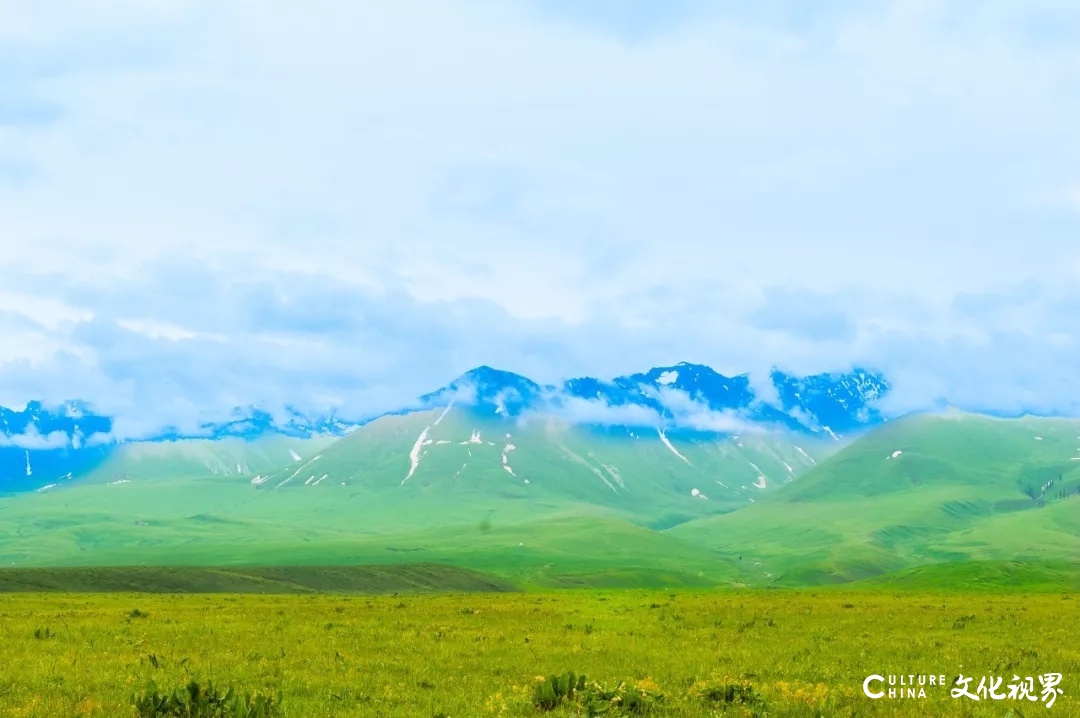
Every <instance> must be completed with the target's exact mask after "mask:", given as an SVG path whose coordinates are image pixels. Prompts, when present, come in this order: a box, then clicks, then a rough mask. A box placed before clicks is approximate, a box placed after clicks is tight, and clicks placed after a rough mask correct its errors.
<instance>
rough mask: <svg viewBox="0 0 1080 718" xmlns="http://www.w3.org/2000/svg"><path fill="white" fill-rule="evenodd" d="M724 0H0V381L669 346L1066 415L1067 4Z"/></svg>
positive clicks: (719, 363)
mask: <svg viewBox="0 0 1080 718" xmlns="http://www.w3.org/2000/svg"><path fill="white" fill-rule="evenodd" d="M739 5H743V7H741V8H740V9H739V10H737V11H736V10H732V9H731V8H732V7H734V5H730V6H725V8H726V9H724V10H723V11H720V10H717V7H718V5H717V4H714V3H704V2H696V1H694V0H679V1H677V2H671V3H663V4H658V3H653V2H645V1H644V0H635V1H634V2H626V3H620V2H615V1H614V0H605V1H597V2H569V1H568V0H522V1H520V2H512V1H504V2H494V0H439V1H438V2H434V1H431V2H419V1H417V2H414V1H412V0H405V1H403V2H399V3H380V4H375V5H373V4H370V3H345V2H327V1H322V0H314V1H313V2H311V3H305V4H304V5H303V7H301V6H300V5H298V4H295V3H270V4H267V5H265V6H264V5H258V6H256V5H254V4H252V3H249V2H243V1H241V0H217V1H215V2H200V1H195V0H193V1H191V2H170V1H168V0H159V1H157V2H143V1H139V2H135V1H134V0H103V2H101V3H96V4H95V5H94V7H93V9H89V8H86V9H79V8H78V7H75V6H72V5H71V4H69V3H60V2H50V1H48V0H40V1H35V2H21V1H19V0H16V2H8V3H4V4H2V5H0V87H3V88H4V92H3V93H2V99H0V245H2V249H3V251H2V252H0V271H2V272H3V274H2V276H3V278H4V282H3V284H2V285H0V331H2V332H3V333H4V336H5V341H4V342H3V344H2V346H0V404H3V405H6V406H22V405H23V404H24V403H25V402H26V401H27V400H29V399H43V400H45V401H48V402H56V401H61V400H64V399H69V398H84V399H87V400H90V401H92V402H94V403H95V404H97V405H98V406H100V407H102V409H103V410H106V411H109V412H111V413H115V414H117V415H119V416H122V417H126V418H125V421H127V422H128V425H129V426H130V427H131V431H132V432H137V431H138V430H140V429H141V428H145V427H147V426H150V425H153V424H159V423H163V422H170V423H179V424H181V425H183V424H184V423H185V422H187V423H190V422H191V421H194V420H195V417H197V416H198V415H200V414H201V413H205V412H211V413H212V412H217V411H227V410H228V409H229V408H230V407H232V406H235V405H239V404H246V403H250V402H256V401H258V402H262V403H263V404H264V405H266V406H268V407H275V406H281V405H283V404H285V403H293V404H295V405H297V406H299V407H301V408H305V407H306V408H312V409H314V408H325V407H328V406H330V407H340V408H341V409H342V410H343V411H346V412H352V413H355V414H367V413H371V412H375V411H380V410H383V409H388V408H392V407H394V406H396V405H399V404H400V403H402V402H405V401H407V400H409V399H410V398H412V397H414V396H416V395H417V394H419V393H422V392H425V391H428V390H431V389H432V388H434V387H436V386H438V385H441V384H443V383H445V382H446V381H447V380H449V379H450V378H452V377H453V376H455V375H456V374H458V373H460V372H462V371H464V370H466V369H468V368H470V367H472V366H475V365H478V364H490V365H493V366H499V367H503V368H507V369H511V370H516V371H520V372H522V373H526V374H528V375H530V376H532V377H533V378H535V379H537V380H539V381H552V380H556V379H559V378H562V377H565V376H570V375H579V374H592V375H600V376H612V375H616V374H621V373H627V372H632V371H637V370H641V369H644V368H647V367H648V366H652V365H659V364H671V363H674V362H677V361H680V360H689V361H698V362H702V363H707V364H710V365H711V366H714V367H715V368H717V369H718V370H720V371H724V372H728V373H736V372H742V371H751V372H755V373H762V372H765V371H767V370H768V368H769V367H771V366H774V365H777V366H780V367H781V368H785V369H788V370H791V371H796V372H816V371H826V370H838V369H844V368H846V367H849V366H851V365H852V364H854V363H862V364H868V365H871V366H875V367H879V368H881V369H882V370H884V371H886V372H887V373H888V374H889V376H890V377H891V378H892V379H893V380H894V382H895V383H896V393H895V396H894V397H893V398H892V399H891V401H892V406H891V409H892V410H893V411H904V410H909V409H917V408H922V407H926V406H931V405H934V404H935V403H936V402H939V401H946V402H949V403H953V404H957V405H961V406H966V407H968V408H975V409H995V410H999V411H1017V410H1022V409H1030V410H1033V411H1045V412H1049V411H1057V412H1068V413H1078V412H1080V373H1078V372H1077V371H1076V369H1075V367H1077V366H1080V347H1078V344H1077V329H1078V328H1080V290H1078V289H1077V287H1078V286H1080V284H1078V279H1080V169H1078V168H1080V133H1078V132H1076V130H1075V126H1076V124H1077V123H1078V118H1080V50H1078V48H1080V8H1078V7H1077V6H1076V4H1075V3H1070V2H1064V1H1063V2H1054V1H1049V0H1032V1H1031V2H1025V3H1014V2H994V1H990V2H956V3H935V2H914V1H912V2H860V3H855V2H826V3H813V4H804V3H781V2H763V3H755V4H753V8H752V9H748V8H750V5H748V4H739Z"/></svg>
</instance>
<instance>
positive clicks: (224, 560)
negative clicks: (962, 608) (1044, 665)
mask: <svg viewBox="0 0 1080 718" xmlns="http://www.w3.org/2000/svg"><path fill="white" fill-rule="evenodd" d="M772 379H773V381H772V386H771V388H772V390H773V391H772V394H771V399H769V400H765V399H764V398H763V397H760V396H759V395H758V394H757V393H756V392H754V391H753V389H752V384H751V382H750V381H749V379H748V378H747V377H723V376H721V375H719V374H717V373H715V372H712V371H711V370H709V369H708V368H707V367H701V366H696V365H690V364H678V365H675V366H672V367H659V368H655V369H651V370H649V371H647V372H643V373H641V374H634V375H630V376H627V377H619V378H617V379H613V380H611V381H599V380H595V379H587V378H581V379H572V380H569V381H567V382H565V383H564V384H562V385H560V386H558V387H551V386H543V385H540V384H538V383H537V382H533V381H531V380H529V379H527V378H525V377H522V376H520V375H517V374H513V373H509V372H502V371H498V370H495V369H492V368H490V367H479V368H477V369H474V370H472V371H470V372H467V373H466V374H464V375H462V376H461V377H459V378H458V379H457V380H455V381H453V382H450V383H449V384H447V385H446V386H444V387H442V388H441V389H439V390H437V391H434V392H431V393H429V394H427V395H424V396H422V397H419V398H418V399H417V401H416V402H415V404H414V405H413V406H412V407H406V408H403V409H401V410H399V411H395V412H392V413H388V414H383V415H381V416H378V417H374V418H371V419H369V420H365V421H360V422H356V424H355V425H345V426H339V427H333V428H326V425H325V424H324V425H322V426H319V427H318V428H316V426H313V425H312V424H305V423H303V422H302V421H301V420H300V419H299V418H298V419H297V420H295V421H293V422H292V424H293V426H292V427H291V428H289V429H288V430H284V431H283V430H279V429H280V428H279V427H272V426H269V425H268V424H267V422H265V421H264V422H263V426H262V427H261V428H259V427H258V425H257V423H248V424H245V423H244V422H245V419H246V417H247V416H249V415H245V414H243V413H240V414H239V415H238V416H237V417H234V418H233V420H232V421H230V422H227V423H225V424H222V425H220V426H219V427H215V428H214V430H210V431H207V432H205V435H204V436H202V437H182V436H165V437H157V438H155V439H154V440H144V441H122V442H109V441H105V442H101V441H97V442H96V441H94V440H93V439H92V438H87V437H93V436H94V435H95V434H98V433H100V434H104V435H105V436H108V434H107V424H106V423H104V420H102V421H101V422H100V423H96V424H95V423H93V422H92V421H88V420H87V416H88V414H87V412H86V407H78V406H73V407H71V406H69V407H67V408H65V409H63V410H62V414H63V415H62V416H61V418H62V419H66V420H69V421H72V422H73V421H74V420H75V419H76V418H77V419H78V420H79V428H78V429H77V430H76V429H75V428H74V424H73V423H72V424H71V434H69V435H70V436H78V437H80V438H79V447H78V448H76V447H75V446H74V442H72V445H71V446H68V447H66V448H64V449H60V448H53V449H49V448H47V447H45V448H36V449H34V451H44V452H48V451H69V452H88V451H92V452H97V454H96V456H95V458H94V461H93V462H92V463H91V464H88V465H86V466H85V467H83V470H82V471H80V472H71V474H72V475H71V476H70V477H68V478H65V479H64V480H62V481H56V480H52V481H49V482H48V483H47V484H44V485H43V484H42V483H41V482H42V479H41V478H40V477H39V476H38V475H37V473H35V474H33V476H32V477H28V478H32V479H34V480H36V481H37V482H38V483H36V484H32V485H30V486H29V488H32V489H36V490H33V491H16V492H11V491H9V492H7V493H6V494H4V495H0V565H4V566H11V565H14V566H61V565H82V566H104V565H122V566H132V565H138V564H143V563H146V564H152V565H200V566H222V565H249V566H250V565H263V566H265V565H303V564H307V565H327V564H359V563H364V564H386V563H440V564H449V565H456V566H461V567H466V568H471V569H476V570H481V571H485V572H488V573H490V574H492V575H494V576H498V577H500V578H501V579H506V580H509V581H511V582H514V583H517V584H519V585H542V586H578V585H606V586H646V585H664V586H670V585H717V584H727V585H752V586H753V585H788V586H790V585H807V584H815V585H816V584H822V583H832V582H848V581H859V580H862V581H884V582H887V583H888V582H894V583H895V584H896V585H901V584H905V582H913V581H914V582H916V583H919V585H923V584H926V583H927V582H930V583H933V584H934V585H937V584H936V583H935V582H941V583H942V585H949V584H950V582H953V581H954V580H964V581H970V582H974V581H976V580H980V581H983V580H985V581H995V582H997V583H996V584H995V585H999V586H1001V585H1011V584H1009V582H1010V581H1013V580H1014V579H1016V580H1020V579H1018V578H1017V577H1018V576H1023V577H1025V578H1023V581H1026V582H1028V583H1031V582H1036V583H1040V585H1046V586H1050V587H1053V588H1054V590H1057V589H1058V588H1062V587H1068V586H1073V587H1076V585H1077V584H1076V582H1077V580H1080V562H1078V561H1077V560H1076V556H1078V555H1080V522H1078V519H1077V517H1078V516H1080V514H1078V513H1077V512H1076V500H1077V497H1078V496H1080V448H1078V447H1080V421H1077V420H1071V419H1062V418H1036V417H1025V418H1018V419H1016V418H1014V419H1005V418H996V417H987V416H980V415H976V414H968V413H963V412H959V411H947V412H944V413H937V414H910V415H906V416H902V417H896V418H891V419H890V420H888V421H885V417H883V416H882V415H881V414H880V412H879V410H878V409H877V402H878V401H879V400H880V398H881V397H882V396H883V395H884V394H885V393H886V392H887V391H888V390H889V385H888V383H887V382H886V381H885V380H884V379H883V378H881V377H879V376H877V375H874V374H872V373H870V372H864V371H858V370H856V371H854V372H850V373H848V374H844V375H831V376H830V375H821V376H815V377H790V376H786V375H783V374H780V373H774V374H773V376H772ZM28 408H29V409H32V410H33V411H36V412H37V413H36V414H34V413H33V412H32V413H31V416H30V417H29V418H27V416H26V415H25V414H23V415H21V416H19V417H16V419H17V420H18V421H21V422H22V423H21V424H18V423H16V421H11V420H10V419H9V426H20V427H22V428H23V429H24V431H23V433H22V435H23V436H26V435H27V433H28V432H26V431H25V429H26V427H30V426H34V427H37V426H42V427H50V428H53V429H56V427H57V426H59V425H62V422H58V421H57V420H56V418H55V415H54V414H49V415H48V417H47V418H46V416H45V412H43V411H41V410H40V408H39V407H28ZM76 415H78V416H76ZM8 416H9V417H10V415H8ZM34 416H37V417H39V418H38V420H37V423H35V422H34ZM49 421H52V422H53V423H51V424H50V423H48V422H49ZM286 423H288V422H286ZM342 424H343V425H344V424H345V422H342ZM95 427H96V428H97V429H100V431H98V432H94V433H91V432H90V429H91V428H95ZM35 431H36V430H35ZM56 431H59V430H58V429H57V430H56ZM56 431H54V432H53V433H54V434H55V433H56ZM76 431H77V433H76ZM45 436H50V435H49V434H45ZM9 448H15V447H9ZM18 451H19V452H20V456H21V458H22V459H23V461H26V460H27V457H32V456H34V455H35V454H32V453H31V449H29V448H22V447H18ZM988 566H989V567H990V568H987V567H988ZM943 567H945V568H943ZM1018 567H1019V568H1018ZM946 569H947V570H946ZM956 577H961V578H956ZM920 582H921V583H920ZM979 585H985V584H979Z"/></svg>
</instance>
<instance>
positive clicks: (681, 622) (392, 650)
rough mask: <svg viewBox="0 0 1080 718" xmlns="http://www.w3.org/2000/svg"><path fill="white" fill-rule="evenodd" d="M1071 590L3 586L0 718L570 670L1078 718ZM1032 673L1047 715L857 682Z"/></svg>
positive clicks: (329, 710)
mask: <svg viewBox="0 0 1080 718" xmlns="http://www.w3.org/2000/svg"><path fill="white" fill-rule="evenodd" d="M1077 599H1078V596H1077V595H1076V594H1060V593H1044V594H1039V595H1027V596H1004V595H982V596H973V595H961V596H958V595H952V594H942V593H921V594H920V593H910V592H907V593H886V592H883V591H881V590H880V589H879V590H877V591H858V592H850V591H832V590H828V591H817V592H814V593H811V592H807V591H798V592H795V591H764V592H763V591H748V592H739V591H709V592H700V591H694V592H686V591H682V590H680V591H678V592H670V591H668V592H665V591H618V592H605V591H596V590H592V591H562V592H557V593H502V594H499V593H487V594H456V595H434V596H431V595H429V596H407V597H403V596H381V597H373V596H364V597H357V596H339V597H330V596H228V595H226V596H205V595H204V596H192V595H188V596H177V595H147V594H141V595H130V594H109V595H96V596H91V595H74V594H66V595H58V594H9V595H6V596H5V597H3V599H2V601H0V715H3V716H41V717H43V718H44V717H48V718H52V717H54V716H108V717H109V718H114V717H115V716H124V715H130V714H131V712H130V705H131V697H132V695H133V694H134V693H135V692H137V691H139V690H140V689H142V688H143V686H144V685H145V684H146V683H147V681H149V680H151V679H152V680H154V681H156V682H157V684H158V685H159V686H165V687H170V686H179V685H182V684H183V683H185V682H186V681H188V680H190V679H195V680H199V681H205V680H207V679H212V680H213V681H214V682H215V683H218V684H228V685H234V686H237V687H238V688H242V689H249V690H257V689H268V690H272V691H277V690H280V691H281V692H282V693H283V695H284V697H285V706H286V715H289V716H385V717H387V718H390V717H398V716H400V717H402V718H417V717H421V718H426V717H428V716H435V715H440V714H441V715H445V716H454V717H458V716H460V717H467V716H489V715H490V716H500V715H501V716H535V715H537V713H536V712H535V710H534V709H533V707H532V700H531V696H532V692H533V690H534V687H535V685H536V677H537V676H538V675H548V674H552V673H557V672H563V671H566V670H574V671H577V672H581V673H585V674H587V675H588V676H589V677H590V679H595V680H598V681H600V682H601V683H605V684H609V685H611V684H615V683H618V682H620V681H627V682H628V683H630V684H638V685H641V686H642V687H644V688H648V689H650V690H653V691H656V692H660V693H662V694H663V695H664V699H663V701H662V702H660V703H658V704H657V707H656V710H655V711H654V713H653V714H654V715H668V716H693V717H697V716H714V715H755V714H757V715H763V714H767V715H769V716H819V715H827V716H855V715H858V716H909V715H910V716H926V715H935V716H1002V715H1006V712H1007V711H1008V710H1009V709H1010V708H1020V710H1022V711H1023V714H1024V715H1031V714H1033V713H1032V712H1036V713H1038V714H1043V713H1044V712H1045V713H1046V714H1047V715H1062V716H1068V715H1077V714H1080V701H1078V696H1080V682H1078V676H1080V646H1078V645H1077V643H1076V641H1075V636H1076V635H1077V634H1078V632H1080V611H1078V610H1077V605H1076V601H1077ZM1048 672H1057V673H1061V674H1063V676H1064V680H1063V682H1062V685H1061V687H1062V689H1063V690H1064V694H1063V695H1061V696H1059V697H1058V699H1057V702H1056V704H1055V706H1054V707H1053V708H1052V709H1050V710H1046V709H1044V708H1043V707H1042V705H1041V704H1038V703H1030V704H1025V705H1023V706H1021V705H1019V704H1018V703H1016V702H1015V701H1007V700H1006V701H983V702H978V703H976V702H973V701H970V700H967V699H962V700H961V699H953V698H951V697H950V696H949V695H948V691H947V690H940V689H929V690H927V698H925V699H904V700H891V701H890V700H888V699H882V700H878V701H871V700H869V699H867V698H866V697H865V696H864V695H863V694H862V692H861V683H862V680H863V678H864V677H865V676H867V675H869V674H872V673H879V674H882V675H887V674H890V673H892V674H911V673H915V674H918V673H923V674H935V675H938V674H946V675H947V676H948V678H949V680H950V681H951V680H952V679H953V678H955V676H956V675H957V674H958V673H963V674H964V675H967V676H971V675H974V676H976V678H978V677H980V676H982V675H994V676H1004V678H1005V680H1006V682H1008V681H1009V680H1010V679H1011V678H1012V676H1013V675H1014V674H1016V675H1020V676H1028V675H1031V676H1036V675H1040V674H1044V673H1048ZM743 682H745V683H749V684H750V686H751V687H752V688H753V691H754V693H755V694H757V695H759V696H760V702H759V703H757V704H755V705H753V706H744V705H738V704H728V703H725V702H724V701H723V699H722V698H716V696H718V695H720V694H721V693H722V692H719V691H714V692H712V694H711V695H713V697H714V698H716V699H715V700H713V699H710V698H709V697H708V696H709V695H710V692H709V691H708V688H709V687H716V686H720V685H723V684H725V683H726V684H729V685H730V684H734V683H743ZM976 682H977V681H976ZM1036 685H1038V683H1036ZM703 689H704V690H703ZM725 711H726V712H725ZM568 714H569V713H568V712H566V711H562V712H561V713H560V712H556V713H555V715H568Z"/></svg>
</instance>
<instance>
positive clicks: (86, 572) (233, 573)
mask: <svg viewBox="0 0 1080 718" xmlns="http://www.w3.org/2000/svg"><path fill="white" fill-rule="evenodd" d="M512 590H515V588H514V587H513V586H511V585H510V584H508V583H505V582H502V581H498V580H495V579H493V578H491V577H490V576H485V575H484V574H481V573H478V572H476V571H469V570H467V569H461V568H456V567H453V566H440V565H416V564H406V565H403V566H257V567H252V566H248V567H242V568H205V567H197V566H104V567H64V568H7V569H0V593H27V592H42V591H58V592H69V593H122V592H139V593H263V594H291V593H306V594H314V593H365V594H379V593H432V592H447V591H450V592H456V591H466V592H482V591H512Z"/></svg>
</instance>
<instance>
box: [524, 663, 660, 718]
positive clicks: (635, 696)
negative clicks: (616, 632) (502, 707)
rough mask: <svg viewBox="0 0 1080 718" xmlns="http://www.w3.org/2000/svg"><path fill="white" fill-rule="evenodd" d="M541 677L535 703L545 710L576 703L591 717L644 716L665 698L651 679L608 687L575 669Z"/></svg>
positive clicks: (574, 705) (576, 706)
mask: <svg viewBox="0 0 1080 718" xmlns="http://www.w3.org/2000/svg"><path fill="white" fill-rule="evenodd" d="M537 679H538V682H537V685H536V690H535V692H534V693H533V706H534V707H535V708H536V709H537V710H542V711H553V710H555V709H557V708H560V707H563V706H567V707H571V706H572V707H575V708H577V709H578V710H582V711H584V714H585V715H589V716H601V715H619V714H631V715H644V714H647V713H649V712H650V710H651V709H652V708H653V707H655V706H656V705H657V704H658V703H661V702H662V701H663V699H664V695H663V693H661V692H660V689H659V686H657V685H656V684H655V683H653V682H652V681H650V680H645V681H640V682H638V683H635V684H632V685H631V684H627V683H626V682H625V681H624V682H622V683H619V684H618V685H615V686H610V687H605V686H603V685H601V684H600V683H597V682H596V681H589V680H588V679H587V678H586V677H585V676H584V675H576V674H575V673H574V672H573V671H569V672H567V673H565V674H563V675H554V676H548V677H546V678H545V677H544V676H538V677H537Z"/></svg>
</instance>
